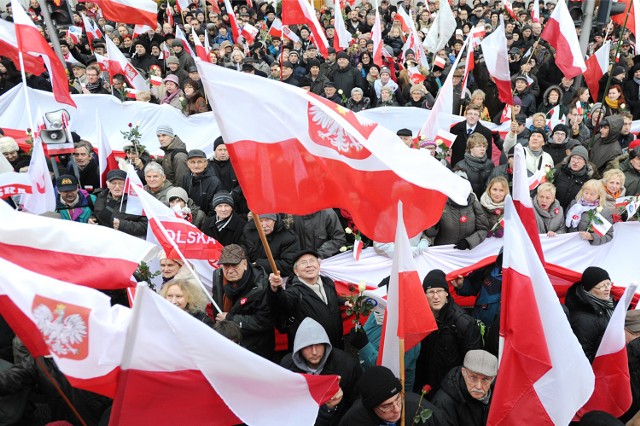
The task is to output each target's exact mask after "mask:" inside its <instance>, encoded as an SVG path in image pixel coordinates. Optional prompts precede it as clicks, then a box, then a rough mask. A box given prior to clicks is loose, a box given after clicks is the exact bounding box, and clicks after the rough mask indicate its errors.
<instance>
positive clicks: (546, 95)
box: [542, 84, 562, 106]
mask: <svg viewBox="0 0 640 426" xmlns="http://www.w3.org/2000/svg"><path fill="white" fill-rule="evenodd" d="M552 90H556V91H557V92H558V93H559V94H560V97H559V98H558V103H557V104H556V106H557V105H562V89H561V88H560V86H557V85H555V84H554V85H553V86H549V87H548V88H547V90H545V91H544V95H542V103H543V104H544V105H549V93H551V91H552Z"/></svg>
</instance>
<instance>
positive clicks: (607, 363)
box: [574, 284, 638, 420]
mask: <svg viewBox="0 0 640 426" xmlns="http://www.w3.org/2000/svg"><path fill="white" fill-rule="evenodd" d="M637 288H638V285H637V284H629V286H628V287H627V288H626V289H625V291H624V294H623V295H622V297H621V298H620V301H619V302H618V305H617V306H616V308H615V309H614V311H613V315H611V319H609V324H608V325H607V329H606V330H605V332H604V335H603V336H602V341H601V342H600V346H599V347H598V352H597V353H596V357H595V359H594V360H593V363H592V364H591V367H592V368H593V373H594V374H595V376H596V386H595V389H594V391H593V395H591V398H590V399H589V401H588V402H587V403H586V404H585V405H584V407H582V408H581V409H580V411H578V413H577V414H576V418H575V419H574V420H579V419H580V418H581V417H582V416H583V415H584V414H586V413H588V412H589V411H595V410H598V411H605V412H607V413H609V414H611V415H612V416H613V417H620V416H622V415H623V414H624V413H626V412H627V410H628V409H629V407H631V402H632V400H633V396H632V395H631V383H630V379H629V363H628V362H629V361H628V359H627V347H626V346H627V345H626V340H625V332H624V320H625V316H626V312H627V309H628V308H629V304H630V303H631V299H632V298H633V295H634V293H635V292H636V289H637Z"/></svg>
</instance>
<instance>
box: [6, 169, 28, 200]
mask: <svg viewBox="0 0 640 426" xmlns="http://www.w3.org/2000/svg"><path fill="white" fill-rule="evenodd" d="M21 194H33V185H32V182H31V178H30V177H29V175H28V174H27V173H18V172H5V173H0V198H2V199H7V198H9V197H13V196H14V195H21Z"/></svg>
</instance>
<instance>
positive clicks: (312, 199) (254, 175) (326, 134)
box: [196, 62, 470, 242]
mask: <svg viewBox="0 0 640 426" xmlns="http://www.w3.org/2000/svg"><path fill="white" fill-rule="evenodd" d="M196 65H197V66H198V70H199V72H200V75H201V78H202V82H203V85H204V88H205V91H206V93H207V94H208V95H209V97H210V99H211V100H212V102H213V105H214V108H213V110H214V114H215V116H216V120H217V122H218V123H220V130H221V132H222V135H223V137H224V139H225V142H226V146H227V149H228V150H229V153H230V154H229V155H230V157H231V161H232V163H233V166H234V170H236V174H237V175H238V180H239V181H240V182H241V184H242V186H243V188H247V190H246V193H245V196H246V197H247V201H248V203H249V206H251V209H252V210H253V211H255V212H256V213H259V214H260V213H268V212H272V211H279V212H284V213H291V214H307V213H311V212H314V211H318V210H321V209H323V208H328V207H333V208H344V209H345V210H347V211H349V212H350V213H351V215H352V217H353V219H354V222H355V223H356V225H357V226H358V228H359V229H360V230H362V233H363V234H365V235H367V236H369V237H370V238H372V239H374V240H375V241H380V242H391V241H393V240H394V237H395V229H394V227H393V224H394V223H395V220H396V213H397V212H396V209H395V206H391V205H390V203H396V202H397V201H400V200H405V201H407V202H406V207H405V221H406V223H407V229H408V231H409V233H410V234H411V235H416V234H418V232H420V230H424V229H426V228H428V227H429V226H431V225H432V224H434V223H436V222H437V221H438V220H439V218H440V216H441V213H442V207H444V203H445V202H446V199H447V197H450V198H452V199H454V200H458V201H456V202H462V203H464V202H466V200H467V196H468V195H469V191H470V186H469V182H467V181H465V180H464V179H461V178H459V177H458V176H456V175H454V174H453V173H451V172H450V171H449V170H447V169H446V168H445V167H444V166H442V165H441V164H440V163H439V162H438V161H437V160H435V159H434V158H433V157H431V156H430V155H429V153H427V152H425V151H424V150H417V151H411V155H409V151H405V148H406V149H407V150H408V149H410V148H408V147H406V146H405V145H404V143H402V141H400V139H399V138H398V137H397V136H396V135H394V134H393V132H391V131H389V130H387V129H385V128H384V127H382V126H379V125H377V124H376V123H374V122H372V121H369V120H367V119H364V118H362V117H357V116H356V115H355V114H354V113H353V112H351V111H349V110H348V109H346V108H343V107H341V106H339V105H336V104H335V103H333V102H331V101H328V100H326V99H324V98H321V97H319V96H316V95H314V94H312V93H307V92H305V91H304V90H302V89H299V88H297V87H291V86H289V85H282V84H279V83H278V82H275V81H270V80H266V79H262V78H259V77H255V76H251V75H238V73H234V72H233V71H230V70H227V69H224V68H221V67H216V66H214V65H211V64H207V63H204V62H198V63H197V64H196ZM213 93H215V94H216V96H215V97H212V96H211V95H212V94H213ZM229 96H231V97H229ZM214 98H215V99H214ZM232 98H233V99H235V101H234V102H233V103H229V102H226V101H224V100H225V99H232ZM258 99H260V101H259V102H258ZM265 102H266V103H265ZM258 104H260V105H261V106H260V108H256V109H255V111H254V110H252V111H251V113H252V114H254V116H253V119H254V122H255V123H256V126H242V125H240V124H241V122H240V120H241V119H242V117H243V116H245V114H246V113H247V111H246V105H258ZM243 108H244V109H243ZM292 112H295V114H294V113H292ZM273 120H275V122H276V123H277V125H275V126H274V125H273ZM260 123H264V124H266V123H272V125H269V126H266V127H265V128H261V127H262V126H261V125H260ZM258 128H260V131H259V132H258V131H257V129H258ZM265 129H266V130H265ZM258 157H259V158H264V159H266V160H267V161H264V162H262V163H261V164H263V166H264V167H263V166H260V165H258V166H256V164H255V163H254V162H253V161H251V160H250V159H251V158H258ZM284 164H289V165H293V167H281V165H284ZM249 165H251V167H249ZM344 182H350V184H349V185H344ZM283 185H284V186H283ZM276 188H277V190H275V189H276ZM374 188H375V190H374ZM302 194H304V195H302ZM380 194H384V197H382V196H381V195H380ZM301 196H304V198H305V200H306V202H305V203H304V205H303V204H301V203H298V202H295V200H297V199H299V198H300V197H301ZM416 197H417V198H416ZM410 199H422V200H425V202H424V203H421V204H419V205H418V204H415V203H409V202H408V200H410ZM427 206H428V207H427ZM372 212H374V213H372Z"/></svg>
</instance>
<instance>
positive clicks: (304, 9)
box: [225, 0, 329, 58]
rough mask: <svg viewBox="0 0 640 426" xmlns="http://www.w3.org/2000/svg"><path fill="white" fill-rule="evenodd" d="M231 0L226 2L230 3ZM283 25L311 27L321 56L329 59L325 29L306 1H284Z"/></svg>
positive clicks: (310, 29)
mask: <svg viewBox="0 0 640 426" xmlns="http://www.w3.org/2000/svg"><path fill="white" fill-rule="evenodd" d="M228 1H229V0H225V2H228ZM282 23H283V24H285V25H295V24H305V25H307V26H308V27H309V31H310V32H311V35H313V40H314V43H315V45H316V46H317V47H318V50H319V51H320V54H321V55H322V56H323V57H325V58H326V57H327V55H328V54H329V53H328V50H327V49H329V42H328V41H327V36H326V35H325V33H324V28H323V27H322V25H320V22H318V18H317V17H316V11H315V9H314V8H313V6H312V5H311V4H309V2H307V1H306V0H282Z"/></svg>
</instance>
